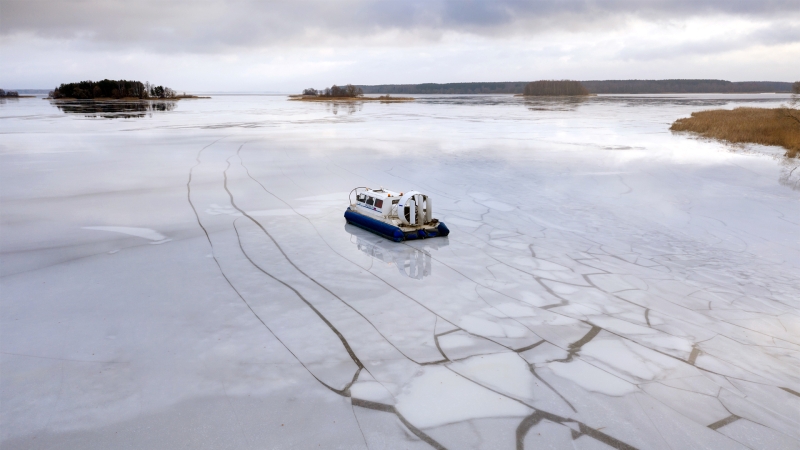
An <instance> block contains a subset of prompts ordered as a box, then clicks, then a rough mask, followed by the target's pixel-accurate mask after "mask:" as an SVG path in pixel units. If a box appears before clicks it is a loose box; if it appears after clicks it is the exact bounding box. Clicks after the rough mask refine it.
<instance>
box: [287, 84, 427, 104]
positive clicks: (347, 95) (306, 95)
mask: <svg viewBox="0 0 800 450" xmlns="http://www.w3.org/2000/svg"><path fill="white" fill-rule="evenodd" d="M289 100H300V101H311V102H329V101H337V102H340V101H345V102H348V101H349V102H353V101H358V102H361V101H378V102H381V103H394V102H409V101H414V98H413V97H392V96H391V95H388V94H387V95H381V96H380V97H364V91H363V90H362V89H361V88H360V87H358V86H353V85H352V84H348V85H345V86H343V87H341V86H337V85H335V84H334V85H333V86H331V87H329V88H325V89H323V90H316V89H314V88H308V89H305V90H303V93H302V94H297V95H290V96H289Z"/></svg>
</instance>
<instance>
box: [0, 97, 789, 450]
mask: <svg viewBox="0 0 800 450" xmlns="http://www.w3.org/2000/svg"><path fill="white" fill-rule="evenodd" d="M784 101H786V98H784V97H781V96H778V95H740V96H724V95H703V96H688V97H687V96H649V97H648V96H618V97H610V96H600V97H593V98H591V99H588V100H583V101H574V100H569V101H552V100H537V101H530V100H525V99H522V98H516V97H510V96H430V97H422V98H420V100H419V101H417V102H414V103H406V104H373V103H369V104H364V105H330V104H308V103H299V102H297V103H295V102H287V101H286V99H285V97H282V96H214V98H213V99H211V100H196V101H192V100H185V101H181V102H178V103H176V104H174V105H171V106H169V107H164V108H156V109H152V110H147V111H135V112H133V113H131V112H120V113H113V112H108V108H104V109H103V111H101V112H98V111H94V110H90V109H86V108H62V109H58V108H56V107H55V106H53V105H51V104H50V103H49V102H46V101H42V100H41V99H20V100H17V101H10V100H9V101H6V102H4V103H2V104H0V132H2V135H3V140H2V141H0V183H2V184H1V185H0V186H1V187H2V192H0V195H2V204H1V205H0V206H1V207H2V210H1V211H0V212H1V214H0V225H1V226H2V230H1V231H2V233H1V234H0V245H1V246H2V247H1V248H0V251H2V261H0V263H1V264H0V277H2V278H0V337H1V339H0V363H2V364H1V365H0V447H2V448H4V449H6V448H8V449H14V448H26V449H27V448H81V449H86V448H103V449H105V448H119V447H126V448H127V447H130V448H176V447H190V448H213V449H217V448H259V449H260V448H347V449H350V448H370V449H382V448H385V449H394V448H398V449H399V448H416V449H424V448H436V449H442V448H448V449H462V448H487V449H488V448H491V449H498V448H511V449H513V448H517V449H521V448H539V447H544V448H572V447H574V448H576V449H581V448H609V447H611V448H624V449H629V448H648V449H649V448H664V449H667V448H671V449H676V448H725V449H728V448H748V447H749V448H786V449H793V448H798V447H800V300H798V299H800V276H798V273H800V272H799V270H798V269H800V239H798V236H800V233H798V231H800V189H798V188H800V184H798V180H800V178H798V177H799V176H800V175H798V174H800V170H795V169H796V167H797V166H798V161H796V160H795V161H791V160H786V159H784V158H782V157H780V156H777V155H778V154H779V152H777V151H775V149H770V148H762V147H757V146H749V147H728V146H725V145H724V144H721V143H717V142H710V141H706V140H700V139H695V138H693V137H691V136H687V135H680V134H677V135H676V134H672V133H670V132H669V131H668V127H669V124H670V123H671V122H672V121H674V120H675V119H677V118H679V117H683V116H687V115H688V114H689V113H690V112H692V111H696V110H700V109H704V108H732V107H735V106H742V105H756V106H775V105H778V104H780V103H781V102H784ZM356 186H372V187H378V186H385V187H387V188H391V189H395V190H409V189H416V190H419V191H422V192H425V193H428V194H430V195H432V196H433V197H434V199H435V205H436V206H435V209H436V211H435V216H436V217H438V218H439V219H440V220H442V221H444V222H445V223H446V224H447V225H448V226H449V228H450V229H451V234H450V236H449V237H448V238H437V239H430V240H425V241H412V242H408V243H393V242H390V241H387V240H385V239H382V238H380V237H378V236H375V235H372V234H370V233H367V232H365V231H363V230H361V229H358V228H355V227H352V226H349V225H346V224H345V221H344V219H343V217H342V214H343V212H344V208H345V207H346V205H347V203H348V200H347V198H348V192H349V191H350V189H352V188H353V187H356ZM151 244H159V245H151Z"/></svg>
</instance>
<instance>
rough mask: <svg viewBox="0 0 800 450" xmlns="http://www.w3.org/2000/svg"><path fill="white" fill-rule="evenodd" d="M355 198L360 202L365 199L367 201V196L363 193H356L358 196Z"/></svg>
mask: <svg viewBox="0 0 800 450" xmlns="http://www.w3.org/2000/svg"><path fill="white" fill-rule="evenodd" d="M356 199H357V200H358V201H360V202H361V203H364V202H365V201H367V196H366V195H364V194H358V197H356Z"/></svg>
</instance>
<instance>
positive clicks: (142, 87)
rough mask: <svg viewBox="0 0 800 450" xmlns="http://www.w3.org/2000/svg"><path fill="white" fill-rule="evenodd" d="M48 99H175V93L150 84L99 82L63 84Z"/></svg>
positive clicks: (113, 81) (114, 81) (166, 88)
mask: <svg viewBox="0 0 800 450" xmlns="http://www.w3.org/2000/svg"><path fill="white" fill-rule="evenodd" d="M49 96H50V98H76V99H81V100H83V99H94V98H175V97H177V92H175V91H174V90H172V89H170V88H168V87H165V86H155V85H151V84H150V82H144V83H142V82H141V81H133V80H101V81H81V82H78V83H63V84H61V86H59V87H57V88H55V89H54V90H52V91H50V93H49Z"/></svg>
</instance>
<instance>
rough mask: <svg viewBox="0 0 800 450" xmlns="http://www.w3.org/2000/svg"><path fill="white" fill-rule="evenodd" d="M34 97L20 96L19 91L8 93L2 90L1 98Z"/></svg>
mask: <svg viewBox="0 0 800 450" xmlns="http://www.w3.org/2000/svg"><path fill="white" fill-rule="evenodd" d="M32 97H35V96H34V95H19V92H17V91H7V90H5V89H0V98H32Z"/></svg>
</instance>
